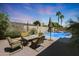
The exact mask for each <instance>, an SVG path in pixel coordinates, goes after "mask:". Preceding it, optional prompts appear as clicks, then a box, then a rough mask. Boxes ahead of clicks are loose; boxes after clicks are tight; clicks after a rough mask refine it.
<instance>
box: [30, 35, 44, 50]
mask: <svg viewBox="0 0 79 59" xmlns="http://www.w3.org/2000/svg"><path fill="white" fill-rule="evenodd" d="M44 38H45V37H44V36H42V37H38V38H37V40H35V41H32V42H31V45H30V47H31V48H33V49H36V48H37V47H38V46H41V44H42V43H43V42H44Z"/></svg>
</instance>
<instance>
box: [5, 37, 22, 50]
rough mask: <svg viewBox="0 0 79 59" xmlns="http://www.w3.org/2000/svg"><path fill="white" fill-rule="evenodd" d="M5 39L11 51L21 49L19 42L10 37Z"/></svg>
mask: <svg viewBox="0 0 79 59" xmlns="http://www.w3.org/2000/svg"><path fill="white" fill-rule="evenodd" d="M7 39H8V42H9V45H10V46H11V49H14V48H16V47H21V49H22V48H23V46H22V44H21V41H20V40H17V39H16V40H15V39H11V38H10V37H7Z"/></svg>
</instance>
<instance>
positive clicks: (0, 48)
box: [0, 40, 56, 56]
mask: <svg viewBox="0 0 79 59" xmlns="http://www.w3.org/2000/svg"><path fill="white" fill-rule="evenodd" d="M55 41H56V40H52V41H49V40H44V43H43V44H41V46H42V47H41V46H40V47H39V48H37V49H36V50H34V49H32V48H30V47H29V46H25V47H23V49H19V50H17V51H15V52H12V53H9V52H5V51H4V49H5V48H6V47H10V46H9V44H8V41H7V40H0V56H9V55H10V56H36V55H37V54H39V53H40V52H42V51H44V50H45V49H46V48H47V47H49V46H50V45H51V44H52V43H54V42H55Z"/></svg>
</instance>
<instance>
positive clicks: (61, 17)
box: [60, 15, 64, 25]
mask: <svg viewBox="0 0 79 59" xmlns="http://www.w3.org/2000/svg"><path fill="white" fill-rule="evenodd" d="M63 18H64V15H61V16H60V19H61V25H62V19H63Z"/></svg>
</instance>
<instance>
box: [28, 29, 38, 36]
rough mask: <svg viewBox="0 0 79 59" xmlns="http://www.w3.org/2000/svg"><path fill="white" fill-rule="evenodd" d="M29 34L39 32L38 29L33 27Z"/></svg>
mask: <svg viewBox="0 0 79 59" xmlns="http://www.w3.org/2000/svg"><path fill="white" fill-rule="evenodd" d="M29 34H30V35H33V34H37V30H36V29H35V28H33V29H31V30H30V32H29Z"/></svg>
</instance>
